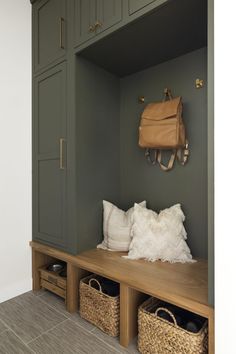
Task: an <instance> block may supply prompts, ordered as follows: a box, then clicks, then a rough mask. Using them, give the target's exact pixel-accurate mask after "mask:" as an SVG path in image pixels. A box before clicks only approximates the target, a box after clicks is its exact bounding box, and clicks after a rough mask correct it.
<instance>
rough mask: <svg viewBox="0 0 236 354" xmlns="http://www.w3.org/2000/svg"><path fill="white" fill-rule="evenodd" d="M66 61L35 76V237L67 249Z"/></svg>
mask: <svg viewBox="0 0 236 354" xmlns="http://www.w3.org/2000/svg"><path fill="white" fill-rule="evenodd" d="M65 90H66V64H65V63H62V64H59V65H57V66H55V67H54V68H53V69H51V70H49V71H47V72H45V73H43V74H42V75H40V76H38V77H37V78H35V85H34V119H33V134H34V137H33V142H34V143H33V204H34V205H33V210H34V212H33V238H34V239H37V240H39V241H43V242H46V243H48V244H51V245H53V246H58V247H60V248H66V231H65V228H66V215H65V211H66V171H67V169H66V101H65V100H66V99H65V98H66V92H65Z"/></svg>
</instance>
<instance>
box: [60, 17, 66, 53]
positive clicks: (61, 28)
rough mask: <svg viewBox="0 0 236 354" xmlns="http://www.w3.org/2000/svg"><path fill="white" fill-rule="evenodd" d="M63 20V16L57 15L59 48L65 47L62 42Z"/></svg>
mask: <svg viewBox="0 0 236 354" xmlns="http://www.w3.org/2000/svg"><path fill="white" fill-rule="evenodd" d="M64 22H65V20H64V18H63V17H59V25H60V43H59V46H60V49H65V47H64V44H63V23H64Z"/></svg>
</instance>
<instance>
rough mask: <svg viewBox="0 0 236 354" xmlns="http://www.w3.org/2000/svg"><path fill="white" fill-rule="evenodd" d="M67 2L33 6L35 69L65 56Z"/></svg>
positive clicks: (54, 0) (57, 0) (48, 0)
mask: <svg viewBox="0 0 236 354" xmlns="http://www.w3.org/2000/svg"><path fill="white" fill-rule="evenodd" d="M65 14H66V10H65V0H41V1H39V2H37V3H36V4H35V5H34V6H33V24H34V27H33V30H34V69H35V70H38V69H41V68H42V67H45V66H47V65H49V64H50V63H52V62H53V61H55V60H56V59H58V58H60V57H62V56H63V55H65V48H66V19H65Z"/></svg>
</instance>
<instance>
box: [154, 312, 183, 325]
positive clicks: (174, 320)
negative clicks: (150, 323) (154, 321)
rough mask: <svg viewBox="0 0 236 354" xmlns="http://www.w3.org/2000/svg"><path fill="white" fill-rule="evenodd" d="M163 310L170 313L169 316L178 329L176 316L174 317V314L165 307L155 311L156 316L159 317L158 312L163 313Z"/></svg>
mask: <svg viewBox="0 0 236 354" xmlns="http://www.w3.org/2000/svg"><path fill="white" fill-rule="evenodd" d="M161 310H162V311H165V312H166V313H168V315H169V316H170V317H171V318H172V320H173V322H174V325H175V327H178V325H177V321H176V318H175V316H174V315H173V313H172V312H171V311H170V310H167V309H166V308H164V307H158V309H156V311H155V315H156V316H157V314H158V312H159V311H161Z"/></svg>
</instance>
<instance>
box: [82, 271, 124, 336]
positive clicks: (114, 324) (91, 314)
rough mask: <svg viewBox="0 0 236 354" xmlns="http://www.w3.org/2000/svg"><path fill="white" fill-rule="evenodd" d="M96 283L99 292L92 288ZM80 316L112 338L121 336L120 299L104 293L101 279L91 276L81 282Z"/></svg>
mask: <svg viewBox="0 0 236 354" xmlns="http://www.w3.org/2000/svg"><path fill="white" fill-rule="evenodd" d="M92 282H96V283H97V285H98V287H99V290H97V289H95V288H92V287H91V283H92ZM80 315H81V317H82V318H84V319H85V320H87V321H89V322H91V323H92V324H94V325H95V326H97V327H98V328H100V329H101V330H102V331H103V332H105V333H107V334H109V335H110V336H112V337H116V336H118V335H119V325H120V297H119V296H116V297H111V296H109V295H107V294H104V293H103V292H102V288H101V285H100V283H99V277H98V276H96V275H94V274H93V275H90V276H88V277H86V278H84V279H82V280H81V281H80Z"/></svg>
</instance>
